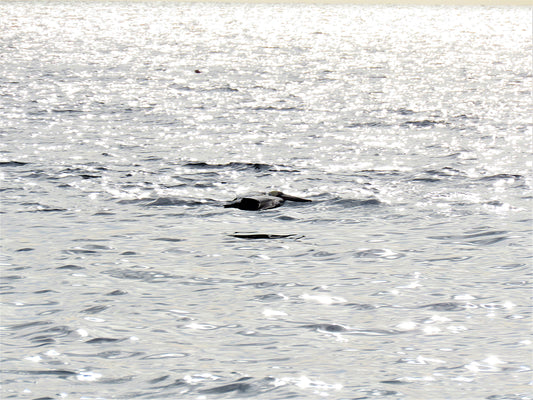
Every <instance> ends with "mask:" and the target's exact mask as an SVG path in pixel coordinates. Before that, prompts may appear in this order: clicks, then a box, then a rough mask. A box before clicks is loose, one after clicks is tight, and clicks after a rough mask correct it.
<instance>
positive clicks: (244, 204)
mask: <svg viewBox="0 0 533 400" xmlns="http://www.w3.org/2000/svg"><path fill="white" fill-rule="evenodd" d="M285 200H289V201H296V202H300V203H302V202H310V201H311V200H309V199H303V198H301V197H296V196H290V195H288V194H285V193H283V192H279V191H277V190H275V191H273V192H269V193H268V194H260V195H252V196H245V197H237V198H236V199H235V200H233V201H232V202H231V203H228V204H224V208H238V209H240V210H249V211H258V210H268V209H269V208H276V207H279V206H281V205H283V203H285Z"/></svg>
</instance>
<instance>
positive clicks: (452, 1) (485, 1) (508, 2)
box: [0, 0, 533, 7]
mask: <svg viewBox="0 0 533 400" xmlns="http://www.w3.org/2000/svg"><path fill="white" fill-rule="evenodd" d="M1 1H4V0H0V2H1ZM92 1H102V0H92ZM108 1H109V0H108ZM110 1H139V2H142V1H167V2H172V1H175V2H179V1H183V2H208V3H209V2H212V3H302V4H304V3H307V4H376V5H379V4H382V5H457V6H477V5H479V6H529V7H533V0H434V1H432V0H429V1H428V0H386V1H379V0H110Z"/></svg>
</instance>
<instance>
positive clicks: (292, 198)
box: [279, 193, 312, 203]
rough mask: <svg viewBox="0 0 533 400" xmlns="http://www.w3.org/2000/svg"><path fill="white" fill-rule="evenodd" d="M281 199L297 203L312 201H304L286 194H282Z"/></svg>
mask: <svg viewBox="0 0 533 400" xmlns="http://www.w3.org/2000/svg"><path fill="white" fill-rule="evenodd" d="M279 197H281V198H282V199H283V200H289V201H297V202H299V203H304V202H310V201H312V200H309V199H303V198H301V197H296V196H291V195H289V194H285V193H280V195H279Z"/></svg>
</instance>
